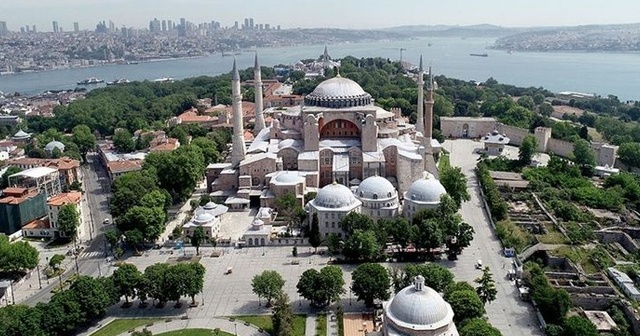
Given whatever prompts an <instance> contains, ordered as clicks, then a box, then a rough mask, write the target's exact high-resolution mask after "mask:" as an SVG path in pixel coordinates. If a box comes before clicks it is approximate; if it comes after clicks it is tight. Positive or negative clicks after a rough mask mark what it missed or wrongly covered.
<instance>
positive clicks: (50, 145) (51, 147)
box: [44, 140, 65, 156]
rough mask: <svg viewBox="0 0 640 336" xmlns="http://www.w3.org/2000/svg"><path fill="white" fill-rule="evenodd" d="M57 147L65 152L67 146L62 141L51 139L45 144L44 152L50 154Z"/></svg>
mask: <svg viewBox="0 0 640 336" xmlns="http://www.w3.org/2000/svg"><path fill="white" fill-rule="evenodd" d="M56 148H57V149H58V150H60V152H64V148H65V146H64V144H63V143H62V142H60V141H55V140H54V141H50V142H49V143H48V144H47V145H46V146H44V152H45V153H47V155H49V156H50V155H52V154H53V151H54V150H55V149H56Z"/></svg>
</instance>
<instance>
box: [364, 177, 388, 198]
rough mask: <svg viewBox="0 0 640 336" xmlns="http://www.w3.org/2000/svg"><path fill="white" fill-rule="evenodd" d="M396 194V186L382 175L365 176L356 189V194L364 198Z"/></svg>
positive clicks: (386, 196) (385, 196)
mask: <svg viewBox="0 0 640 336" xmlns="http://www.w3.org/2000/svg"><path fill="white" fill-rule="evenodd" d="M396 195H397V192H396V188H394V187H393V185H392V184H391V182H389V180H387V179H386V178H384V177H382V176H371V177H368V178H366V179H365V180H364V181H362V183H360V185H359V186H358V189H356V196H358V197H359V198H366V199H373V200H376V199H385V198H391V197H394V196H396Z"/></svg>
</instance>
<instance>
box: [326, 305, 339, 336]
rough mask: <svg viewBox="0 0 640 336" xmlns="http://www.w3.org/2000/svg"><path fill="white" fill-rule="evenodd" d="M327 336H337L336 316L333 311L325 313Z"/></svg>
mask: <svg viewBox="0 0 640 336" xmlns="http://www.w3.org/2000/svg"><path fill="white" fill-rule="evenodd" d="M327 336H338V316H337V314H336V312H334V311H330V312H328V313H327Z"/></svg>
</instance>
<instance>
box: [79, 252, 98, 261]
mask: <svg viewBox="0 0 640 336" xmlns="http://www.w3.org/2000/svg"><path fill="white" fill-rule="evenodd" d="M78 258H79V259H97V258H104V252H103V251H91V252H82V253H80V255H79V256H78Z"/></svg>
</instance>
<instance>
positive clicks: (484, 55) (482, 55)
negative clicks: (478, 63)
mask: <svg viewBox="0 0 640 336" xmlns="http://www.w3.org/2000/svg"><path fill="white" fill-rule="evenodd" d="M469 56H476V57H489V54H487V53H483V54H469Z"/></svg>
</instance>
